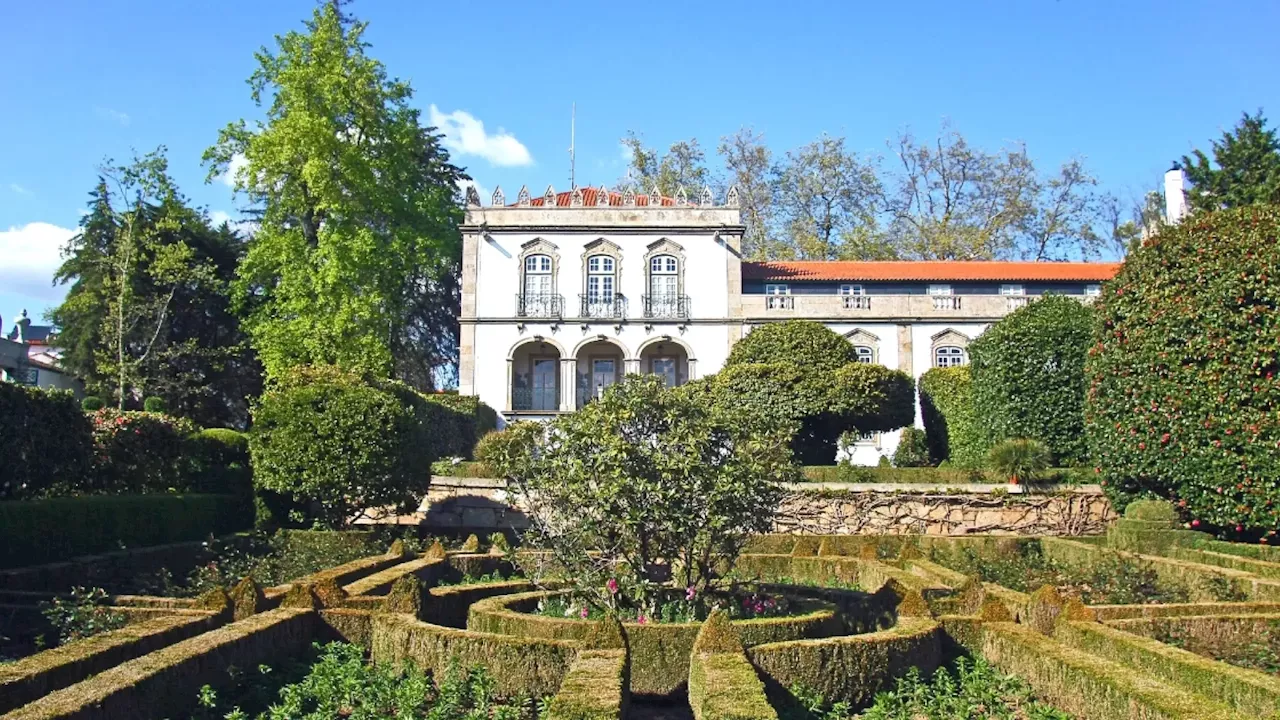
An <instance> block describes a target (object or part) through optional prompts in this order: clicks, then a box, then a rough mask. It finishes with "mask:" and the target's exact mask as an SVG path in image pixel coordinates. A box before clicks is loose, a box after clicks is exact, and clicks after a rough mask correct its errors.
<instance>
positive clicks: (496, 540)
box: [489, 532, 511, 555]
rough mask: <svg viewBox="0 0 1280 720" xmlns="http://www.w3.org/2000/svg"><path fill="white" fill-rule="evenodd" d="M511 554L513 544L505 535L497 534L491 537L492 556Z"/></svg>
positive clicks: (490, 551)
mask: <svg viewBox="0 0 1280 720" xmlns="http://www.w3.org/2000/svg"><path fill="white" fill-rule="evenodd" d="M509 552H511V542H510V541H509V540H507V536H506V535H505V534H503V533H500V532H495V533H493V534H492V535H490V536H489V554H490V555H506V554H507V553H509Z"/></svg>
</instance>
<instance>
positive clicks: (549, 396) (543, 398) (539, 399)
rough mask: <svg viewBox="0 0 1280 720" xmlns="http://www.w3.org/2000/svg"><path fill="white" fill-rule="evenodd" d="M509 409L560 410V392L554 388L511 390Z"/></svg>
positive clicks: (519, 388)
mask: <svg viewBox="0 0 1280 720" xmlns="http://www.w3.org/2000/svg"><path fill="white" fill-rule="evenodd" d="M511 409H512V410H521V411H526V412H528V411H546V412H554V411H556V410H559V409H560V391H559V389H558V388H555V387H534V388H528V387H523V388H521V387H518V388H512V389H511Z"/></svg>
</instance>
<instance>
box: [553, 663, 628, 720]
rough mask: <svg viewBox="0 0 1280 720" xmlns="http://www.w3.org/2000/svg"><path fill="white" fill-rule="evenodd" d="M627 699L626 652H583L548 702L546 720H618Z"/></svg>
mask: <svg viewBox="0 0 1280 720" xmlns="http://www.w3.org/2000/svg"><path fill="white" fill-rule="evenodd" d="M630 699H631V693H630V692H629V691H628V690H627V651H626V650H583V651H582V652H580V653H578V657H577V658H576V659H574V661H573V664H572V665H570V666H569V674H568V675H566V676H565V679H564V682H563V683H561V684H560V690H559V691H558V692H557V693H556V695H555V697H554V698H552V699H551V704H550V705H549V706H548V708H547V716H546V720H622V718H625V717H626V716H627V708H628V706H629V705H630Z"/></svg>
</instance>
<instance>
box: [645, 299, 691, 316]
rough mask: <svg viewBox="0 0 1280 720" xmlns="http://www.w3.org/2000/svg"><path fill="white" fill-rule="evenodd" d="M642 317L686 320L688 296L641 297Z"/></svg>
mask: <svg viewBox="0 0 1280 720" xmlns="http://www.w3.org/2000/svg"><path fill="white" fill-rule="evenodd" d="M641 297H642V299H643V301H644V316H645V317H646V318H655V319H661V320H688V319H689V296H688V295H643V296H641Z"/></svg>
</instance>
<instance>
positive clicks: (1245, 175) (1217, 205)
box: [1178, 110, 1280, 210]
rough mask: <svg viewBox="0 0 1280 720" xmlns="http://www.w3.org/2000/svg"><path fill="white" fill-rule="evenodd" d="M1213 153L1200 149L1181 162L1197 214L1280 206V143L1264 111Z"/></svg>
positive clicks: (1242, 123)
mask: <svg viewBox="0 0 1280 720" xmlns="http://www.w3.org/2000/svg"><path fill="white" fill-rule="evenodd" d="M1209 153H1211V154H1212V155H1213V158H1212V159H1210V157H1209V154H1207V153H1205V152H1204V151H1203V150H1199V149H1196V150H1194V151H1192V153H1191V155H1183V156H1182V160H1181V161H1180V162H1179V163H1178V164H1179V165H1180V166H1181V167H1182V169H1183V171H1185V172H1186V174H1187V179H1188V180H1190V181H1191V187H1190V189H1188V190H1187V202H1188V204H1189V205H1190V206H1191V209H1192V210H1220V209H1224V208H1234V207H1242V206H1245V205H1255V204H1258V203H1280V139H1278V138H1277V137H1276V130H1275V128H1267V119H1266V118H1265V117H1263V116H1262V111H1261V110H1259V111H1258V112H1257V113H1256V114H1254V115H1250V114H1248V113H1245V114H1244V117H1242V118H1241V119H1240V122H1239V123H1238V124H1237V125H1236V126H1235V128H1234V129H1233V130H1231V131H1229V132H1224V133H1223V134H1222V138H1221V139H1219V140H1213V141H1211V148H1210V151H1209Z"/></svg>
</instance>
